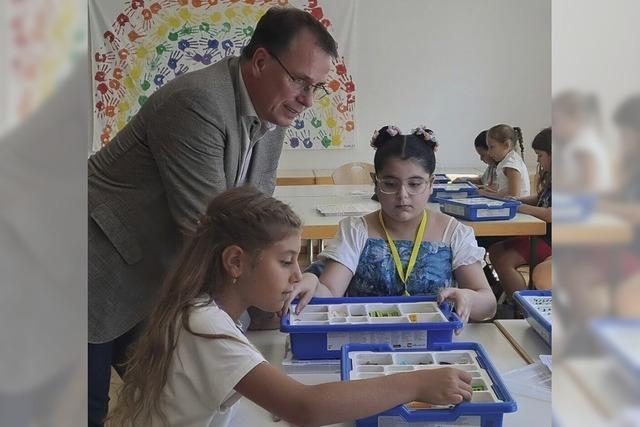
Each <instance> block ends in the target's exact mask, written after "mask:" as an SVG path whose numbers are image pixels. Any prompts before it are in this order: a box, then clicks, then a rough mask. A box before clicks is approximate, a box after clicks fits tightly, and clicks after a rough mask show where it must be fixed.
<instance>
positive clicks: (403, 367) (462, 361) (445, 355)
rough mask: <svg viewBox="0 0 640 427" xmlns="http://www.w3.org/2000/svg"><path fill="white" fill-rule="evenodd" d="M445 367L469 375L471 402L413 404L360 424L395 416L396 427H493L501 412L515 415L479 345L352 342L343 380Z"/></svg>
mask: <svg viewBox="0 0 640 427" xmlns="http://www.w3.org/2000/svg"><path fill="white" fill-rule="evenodd" d="M445 366H450V367H454V368H458V369H461V370H464V371H467V372H469V373H470V374H471V377H472V382H471V387H472V388H473V395H472V399H471V401H470V402H463V403H460V404H458V405H455V406H454V405H449V406H443V405H431V404H428V403H424V402H410V403H407V404H404V405H400V406H397V407H395V408H392V409H390V410H388V411H385V412H383V413H381V414H378V415H375V416H372V417H368V418H364V419H360V420H357V421H356V425H357V426H358V427H371V426H379V425H380V423H382V424H384V422H385V421H390V420H392V418H397V420H395V421H396V424H397V425H402V424H409V425H411V424H413V423H416V424H417V423H420V424H419V425H421V426H422V425H426V424H425V423H429V422H437V421H440V422H442V421H446V425H479V426H483V427H489V426H500V425H502V416H503V414H504V413H508V412H515V411H516V409H517V404H516V402H515V401H514V400H513V398H512V397H511V395H510V394H509V391H508V390H507V388H506V386H505V385H504V383H503V382H502V379H501V378H500V375H499V374H498V371H497V370H496V369H495V368H494V367H493V365H492V364H491V361H490V360H489V357H488V355H487V354H486V352H485V351H484V349H483V348H482V346H480V344H477V343H440V344H434V345H432V346H429V347H428V348H427V349H426V350H424V349H423V350H394V349H392V348H391V347H390V346H389V345H384V344H369V345H365V344H349V345H346V346H344V347H343V349H342V359H341V378H342V380H343V381H347V380H358V379H367V378H375V377H379V376H383V375H390V374H394V373H398V372H411V371H416V370H422V369H438V368H442V367H445ZM392 424H393V423H392ZM396 424H393V425H396ZM385 425H386V424H385ZM429 425H431V424H429Z"/></svg>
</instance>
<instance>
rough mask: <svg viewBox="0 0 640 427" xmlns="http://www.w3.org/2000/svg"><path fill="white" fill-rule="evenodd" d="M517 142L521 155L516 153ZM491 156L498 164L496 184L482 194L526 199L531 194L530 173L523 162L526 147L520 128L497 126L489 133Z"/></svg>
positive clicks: (488, 144) (484, 189) (486, 188)
mask: <svg viewBox="0 0 640 427" xmlns="http://www.w3.org/2000/svg"><path fill="white" fill-rule="evenodd" d="M516 141H517V142H518V144H519V145H520V154H518V153H516V151H515V143H516ZM487 146H488V147H489V156H491V158H493V160H494V161H495V162H496V163H497V165H496V182H495V183H494V184H493V185H492V186H491V187H485V188H483V189H482V190H481V191H480V192H481V194H485V195H489V196H491V195H495V196H508V197H525V196H528V195H529V194H530V185H529V171H528V170H527V165H525V164H524V161H523V160H522V159H523V157H524V146H523V145H522V131H521V130H520V128H518V127H514V128H512V127H511V126H509V125H504V124H502V125H496V126H494V127H492V128H491V129H489V130H488V131H487Z"/></svg>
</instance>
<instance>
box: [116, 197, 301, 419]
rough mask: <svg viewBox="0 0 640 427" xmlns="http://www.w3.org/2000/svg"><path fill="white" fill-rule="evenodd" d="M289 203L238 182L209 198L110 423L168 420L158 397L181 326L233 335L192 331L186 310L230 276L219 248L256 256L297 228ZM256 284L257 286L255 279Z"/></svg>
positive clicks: (138, 346)
mask: <svg viewBox="0 0 640 427" xmlns="http://www.w3.org/2000/svg"><path fill="white" fill-rule="evenodd" d="M300 226H301V221H300V218H298V216H297V215H296V214H295V213H294V212H293V211H292V210H291V208H290V207H289V206H288V205H286V204H284V203H282V202H281V201H279V200H276V199H274V198H273V197H269V196H267V195H265V194H264V193H262V192H260V191H258V190H257V189H256V188H253V187H238V188H234V189H231V190H228V191H225V192H224V193H221V194H220V195H219V196H217V197H216V198H214V199H213V201H211V203H210V204H209V207H208V208H207V212H206V214H205V215H203V216H202V218H201V219H200V222H199V225H198V227H197V229H196V230H195V233H194V235H193V236H192V237H191V238H190V239H189V240H188V241H187V243H186V245H185V247H184V249H183V250H182V252H181V253H180V255H179V256H178V257H177V259H176V260H175V263H174V265H173V267H172V269H171V270H170V271H169V273H168V274H167V276H166V279H165V282H164V284H163V286H162V289H161V291H160V295H159V297H158V299H157V300H156V301H155V302H154V306H153V310H152V311H151V314H150V316H149V318H148V320H147V324H146V326H145V329H144V332H143V333H142V334H141V336H140V338H139V339H138V341H137V342H136V343H135V344H134V346H133V354H132V356H131V358H130V360H129V362H128V366H127V371H126V373H125V376H124V384H123V386H122V389H121V392H120V395H119V396H118V404H117V406H116V407H115V408H114V411H113V412H112V414H111V415H110V417H109V420H110V421H111V422H112V425H117V426H125V425H126V426H130V425H131V426H136V425H141V424H144V423H146V422H147V421H148V420H149V419H150V418H151V417H152V416H153V415H157V416H158V417H159V418H160V419H161V420H162V421H163V422H164V424H167V420H166V415H165V414H164V413H163V412H162V410H161V406H160V398H161V394H162V389H163V388H164V386H165V384H166V382H167V375H168V370H169V366H170V364H171V360H172V357H173V353H174V350H175V348H176V345H177V341H178V335H179V334H180V333H184V332H182V330H184V331H186V332H187V333H191V334H193V335H197V336H199V337H203V338H208V339H220V338H223V339H235V338H234V337H231V336H226V335H211V334H203V333H198V332H194V331H193V330H192V329H191V327H190V326H189V314H190V313H191V311H192V310H193V309H194V308H197V307H203V306H206V305H210V304H212V303H213V298H214V296H215V295H216V294H217V293H218V291H219V290H220V289H222V288H223V286H225V283H228V282H229V277H228V273H227V272H226V271H225V268H224V266H223V264H222V253H223V251H224V249H225V248H227V247H229V246H231V245H238V246H240V247H241V248H242V249H243V250H244V251H246V252H247V253H249V254H251V256H252V257H253V259H254V260H256V261H257V259H258V257H259V256H260V253H261V251H262V250H264V249H266V248H268V247H269V246H271V245H273V244H274V243H276V242H278V241H280V240H282V239H284V238H285V237H287V236H289V235H290V234H291V233H293V232H295V231H297V230H299V229H300ZM256 286H260V284H259V283H257V284H256Z"/></svg>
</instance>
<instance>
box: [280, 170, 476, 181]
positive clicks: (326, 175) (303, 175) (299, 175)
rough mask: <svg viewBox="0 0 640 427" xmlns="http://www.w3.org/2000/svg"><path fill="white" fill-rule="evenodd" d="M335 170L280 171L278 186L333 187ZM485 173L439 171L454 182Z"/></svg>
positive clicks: (474, 171)
mask: <svg viewBox="0 0 640 427" xmlns="http://www.w3.org/2000/svg"><path fill="white" fill-rule="evenodd" d="M334 171H335V169H278V171H277V176H276V185H333V177H332V175H333V172H334ZM483 172H484V171H483V170H481V169H478V168H452V169H442V170H437V171H436V173H444V174H447V175H448V176H449V178H451V180H454V179H456V178H463V177H464V178H477V177H478V176H480V175H482V173H483Z"/></svg>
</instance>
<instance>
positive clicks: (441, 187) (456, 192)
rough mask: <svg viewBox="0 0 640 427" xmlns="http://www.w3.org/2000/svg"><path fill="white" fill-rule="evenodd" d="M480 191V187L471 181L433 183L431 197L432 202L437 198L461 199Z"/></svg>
mask: <svg viewBox="0 0 640 427" xmlns="http://www.w3.org/2000/svg"><path fill="white" fill-rule="evenodd" d="M477 193H478V187H476V186H475V185H473V184H471V183H470V182H460V183H447V184H444V183H443V184H437V183H436V184H433V192H432V193H431V197H429V201H430V202H435V201H436V199H437V198H456V199H461V198H465V197H469V196H473V195H474V194H477Z"/></svg>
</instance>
